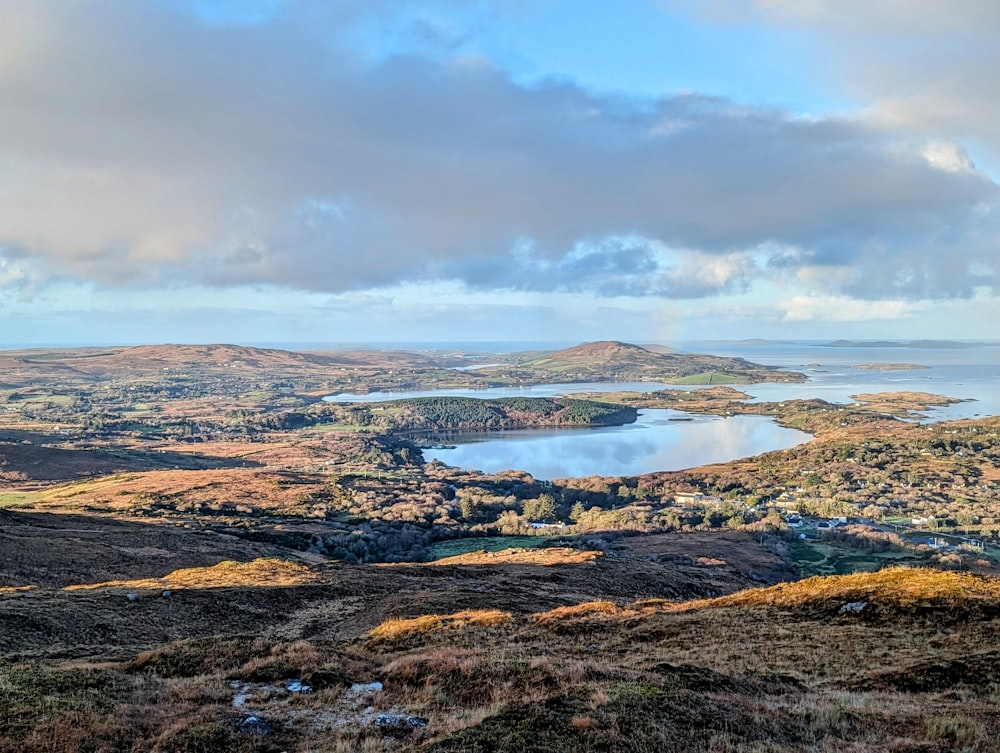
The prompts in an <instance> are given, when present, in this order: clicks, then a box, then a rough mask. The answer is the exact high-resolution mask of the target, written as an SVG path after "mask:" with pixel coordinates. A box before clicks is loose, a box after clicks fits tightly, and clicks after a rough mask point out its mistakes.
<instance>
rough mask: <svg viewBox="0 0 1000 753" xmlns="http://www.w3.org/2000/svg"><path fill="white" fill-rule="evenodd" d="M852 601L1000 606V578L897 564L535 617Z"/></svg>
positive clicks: (588, 623)
mask: <svg viewBox="0 0 1000 753" xmlns="http://www.w3.org/2000/svg"><path fill="white" fill-rule="evenodd" d="M852 602H864V603H865V605H866V606H865V608H864V610H863V611H862V613H861V614H865V615H870V614H876V615H881V616H884V617H885V616H892V615H896V614H898V613H899V612H905V611H908V610H915V609H919V608H935V609H948V610H952V611H956V610H968V609H970V608H980V609H983V610H985V611H997V612H1000V579H998V578H991V577H987V576H982V575H975V574H972V573H962V572H952V571H944V570H932V569H929V568H906V567H894V568H887V569H885V570H879V571H877V572H874V573H853V574H850V575H829V576H816V577H813V578H807V579H805V580H800V581H795V582H792V583H781V584H778V585H776V586H771V587H768V588H753V589H748V590H745V591H739V592H737V593H734V594H729V595H727V596H719V597H716V598H712V599H693V600H689V601H682V602H678V601H667V600H664V599H644V600H641V601H637V602H634V603H633V604H631V605H625V606H619V605H617V604H615V603H614V602H610V601H593V602H584V603H582V604H576V605H574V606H570V607H558V608H556V609H551V610H549V611H547V612H540V613H537V614H534V615H532V616H531V619H532V621H534V622H535V623H536V624H538V625H540V626H541V627H544V628H547V629H549V630H553V631H557V632H558V631H562V632H566V631H568V630H574V629H577V630H578V629H580V628H582V627H596V626H598V625H600V624H611V623H620V622H624V621H628V620H635V619H641V618H643V617H648V616H651V615H654V614H660V613H682V612H693V611H700V610H711V609H725V608H734V607H736V608H767V607H771V608H777V609H806V610H819V611H821V612H824V613H828V614H838V613H839V609H840V607H842V606H843V605H844V604H847V603H852Z"/></svg>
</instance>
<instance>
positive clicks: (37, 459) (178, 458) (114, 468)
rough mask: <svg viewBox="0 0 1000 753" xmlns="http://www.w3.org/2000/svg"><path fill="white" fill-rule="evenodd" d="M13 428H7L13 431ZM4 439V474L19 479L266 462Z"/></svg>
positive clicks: (0, 446) (0, 451)
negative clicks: (73, 446) (78, 447)
mask: <svg viewBox="0 0 1000 753" xmlns="http://www.w3.org/2000/svg"><path fill="white" fill-rule="evenodd" d="M10 433H11V432H5V434H10ZM24 441H29V442H30V441H31V440H30V439H24V440H21V441H19V442H18V443H0V478H3V477H6V478H8V479H10V480H15V481H73V480H76V479H82V478H91V477H94V476H103V475H106V474H109V473H119V472H122V471H156V470H175V469H176V470H207V469H215V468H253V467H260V466H261V465H262V464H261V463H258V462H255V461H250V460H244V459H242V458H240V459H234V458H222V457H215V456H212V455H199V454H196V453H187V452H172V451H167V450H154V451H150V450H137V449H136V450H133V449H128V448H123V449H115V450H99V449H67V448H62V447H44V446H39V445H37V444H24V443H23V442H24Z"/></svg>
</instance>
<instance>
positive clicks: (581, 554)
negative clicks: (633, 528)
mask: <svg viewBox="0 0 1000 753" xmlns="http://www.w3.org/2000/svg"><path fill="white" fill-rule="evenodd" d="M601 554H602V553H601V552H597V551H591V550H581V549H571V548H569V547H565V546H552V547H542V548H537V549H535V548H531V549H529V548H524V547H515V548H512V549H503V550H501V551H499V552H487V551H478V552H468V553H467V554H456V555H454V556H452V557H443V558H441V559H439V560H434V561H433V562H424V563H421V567H443V566H448V565H541V566H543V567H551V566H553V565H584V564H587V563H590V562H594V561H595V560H596V559H597V558H598V557H600V556H601Z"/></svg>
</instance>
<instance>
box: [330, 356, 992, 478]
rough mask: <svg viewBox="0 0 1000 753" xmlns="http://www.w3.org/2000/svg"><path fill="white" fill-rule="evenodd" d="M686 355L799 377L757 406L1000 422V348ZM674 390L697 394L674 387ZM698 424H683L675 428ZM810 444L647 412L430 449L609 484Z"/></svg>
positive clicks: (501, 391)
mask: <svg viewBox="0 0 1000 753" xmlns="http://www.w3.org/2000/svg"><path fill="white" fill-rule="evenodd" d="M684 350H685V351H687V352H698V353H711V354H713V355H721V356H737V357H741V358H746V359H748V360H751V361H754V362H756V363H762V364H766V365H769V366H779V367H782V368H785V369H788V370H791V371H801V372H803V373H805V374H806V375H808V377H809V381H808V382H805V383H802V384H754V385H740V386H738V389H741V390H742V391H744V392H746V393H748V394H750V395H751V396H752V399H753V400H755V401H780V400H792V399H804V398H821V399H823V400H827V401H828V402H831V403H850V402H852V400H851V397H850V396H851V395H854V394H859V393H865V392H899V391H914V392H930V393H934V394H939V395H947V396H949V397H956V398H960V399H962V400H965V401H967V402H962V403H958V404H956V405H952V406H948V407H946V408H935V409H933V410H931V411H929V412H928V415H927V418H926V420H929V421H944V420H951V419H957V418H975V417H979V416H992V415H1000V346H997V345H990V346H982V347H968V348H954V349H939V348H909V347H890V348H873V347H827V346H825V345H823V344H821V343H805V342H795V343H765V344H758V343H753V344H749V343H688V344H686V345H685V347H684ZM874 363H908V364H916V365H921V366H925V367H927V368H922V369H913V370H906V371H880V370H875V369H858V368H855V367H856V366H858V365H860V364H874ZM666 387H671V385H665V384H661V383H655V382H618V383H608V382H601V383H577V384H549V385H536V386H533V387H504V388H497V389H489V390H430V391H420V392H384V393H371V394H368V395H332V396H330V397H328V398H326V399H328V400H335V401H343V402H358V401H363V402H374V401H380V400H394V399H399V398H404V397H417V396H441V395H454V396H465V397H480V398H492V397H501V396H514V395H517V396H524V397H551V396H554V395H567V394H573V393H578V392H602V391H619V390H628V391H635V392H649V391H652V390H658V389H664V388H666ZM672 388H673V389H695V388H683V387H680V388H679V387H676V386H673V387H672ZM680 418H684V419H692V420H684V421H679V420H677V419H680ZM809 438H810V437H809V435H807V434H804V433H802V432H798V431H794V430H791V429H784V428H782V427H780V426H778V425H777V424H775V423H774V422H773V421H772V420H771V419H769V418H765V417H760V416H734V417H732V418H725V419H723V418H713V417H702V416H698V417H692V416H691V415H690V414H684V413H680V412H678V411H670V410H642V411H640V415H639V420H638V421H637V422H636V423H634V424H629V425H625V426H615V427H601V428H594V429H559V430H545V429H533V430H525V431H509V432H490V433H487V434H458V435H454V436H453V437H452V438H451V439H450V440H449V441H448V443H449V444H455V445H456V447H455V448H454V449H441V450H425V451H424V457H425V458H427V459H428V460H430V459H432V458H434V459H438V460H440V461H441V462H443V463H447V464H448V465H454V466H458V467H460V468H475V469H478V470H482V471H487V472H497V471H501V470H507V469H519V470H526V471H528V472H529V473H531V474H532V475H533V476H535V477H536V478H539V479H553V478H570V477H578V476H589V475H602V476H622V475H636V474H641V473H648V472H652V471H666V470H680V469H683V468H691V467H694V466H698V465H705V464H708V463H723V462H728V461H731V460H736V459H739V458H743V457H749V456H753V455H758V454H760V453H762V452H767V451H769V450H778V449H785V448H788V447H793V446H795V445H797V444H801V443H802V442H805V441H808V439H809Z"/></svg>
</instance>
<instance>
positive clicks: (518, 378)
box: [477, 340, 805, 384]
mask: <svg viewBox="0 0 1000 753" xmlns="http://www.w3.org/2000/svg"><path fill="white" fill-rule="evenodd" d="M659 350H660V348H657V351H659ZM477 373H478V374H479V375H480V376H483V377H486V378H489V379H491V380H492V379H497V380H504V381H506V382H520V383H540V384H544V383H546V382H610V381H664V382H677V381H681V382H685V383H704V384H724V383H736V384H742V383H751V382H771V381H804V380H805V377H804V376H803V375H801V374H794V373H790V372H784V371H779V370H777V369H775V368H772V367H768V366H761V365H760V364H755V363H751V362H750V361H747V360H745V359H743V358H726V357H722V356H710V355H699V354H692V353H680V352H676V351H668V352H653V351H652V350H650V349H647V348H643V347H640V346H639V345H633V344H631V343H625V342H620V341H618V340H601V341H598V342H591V343H583V344H581V345H575V346H573V347H571V348H565V349H563V350H556V351H550V352H547V353H524V354H520V356H519V357H515V359H513V363H512V364H511V365H504V366H497V367H493V368H488V369H480V370H479V371H478V372H477Z"/></svg>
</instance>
